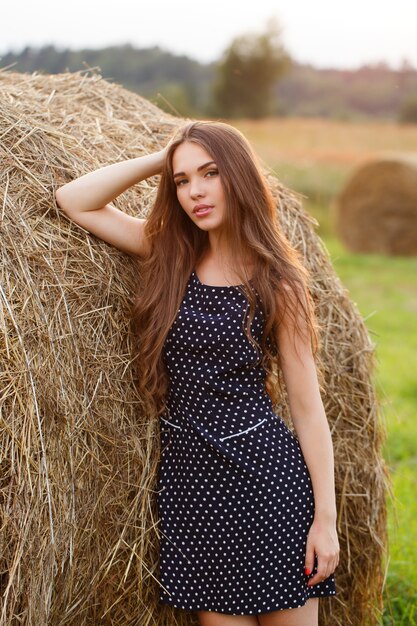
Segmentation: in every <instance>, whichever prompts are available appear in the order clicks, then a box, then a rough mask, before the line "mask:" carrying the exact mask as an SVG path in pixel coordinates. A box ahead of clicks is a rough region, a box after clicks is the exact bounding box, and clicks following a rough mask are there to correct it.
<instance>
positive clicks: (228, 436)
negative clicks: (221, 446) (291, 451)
mask: <svg viewBox="0 0 417 626" xmlns="http://www.w3.org/2000/svg"><path fill="white" fill-rule="evenodd" d="M264 422H266V417H265V419H263V420H261V421H260V422H258V423H257V424H255V425H254V426H250V427H249V428H247V429H246V430H242V431H241V432H240V433H233V435H227V437H221V438H220V441H224V440H225V439H230V437H237V436H238V435H243V434H244V433H247V432H249V431H250V430H252V429H253V428H256V427H257V426H260V425H261V424H263V423H264Z"/></svg>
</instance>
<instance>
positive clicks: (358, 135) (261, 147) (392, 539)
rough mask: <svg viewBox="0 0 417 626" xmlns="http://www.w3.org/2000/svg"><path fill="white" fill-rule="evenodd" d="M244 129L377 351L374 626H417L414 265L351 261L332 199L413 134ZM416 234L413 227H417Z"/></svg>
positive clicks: (279, 123)
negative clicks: (300, 212)
mask: <svg viewBox="0 0 417 626" xmlns="http://www.w3.org/2000/svg"><path fill="white" fill-rule="evenodd" d="M233 124H234V125H235V126H236V127H237V128H239V129H240V130H242V131H243V132H244V133H245V135H246V136H247V137H248V138H249V140H250V141H251V143H252V145H253V146H254V147H255V149H256V151H257V152H258V154H259V155H260V157H261V159H262V160H263V162H264V164H266V165H267V166H268V167H270V168H272V169H273V171H274V172H275V173H276V175H277V176H278V178H279V179H280V180H281V181H282V182H283V184H285V185H286V186H287V187H290V188H292V189H294V190H295V191H297V192H299V193H301V194H303V196H305V199H304V200H303V203H304V207H305V208H306V209H307V210H308V211H309V212H310V213H311V214H312V215H314V217H316V218H317V220H318V221H319V223H320V227H319V229H318V233H319V235H320V236H321V238H322V239H323V241H324V242H325V244H326V246H327V249H328V251H329V254H330V257H331V260H332V263H333V266H334V268H335V270H336V272H337V274H338V276H339V277H340V278H341V280H342V282H343V284H344V285H345V286H346V288H347V289H348V290H349V292H350V295H351V298H352V300H353V301H354V302H356V304H357V306H358V308H359V311H360V312H361V314H362V316H363V318H364V319H365V323H366V325H367V328H368V329H369V333H370V335H371V338H372V340H373V341H374V343H376V354H377V365H378V366H377V371H376V378H375V382H376V388H377V393H378V396H379V399H380V403H381V409H382V418H383V420H384V422H385V424H386V428H387V434H388V437H387V441H386V444H385V446H384V451H383V454H384V457H385V459H386V461H387V463H388V465H389V468H390V471H391V477H392V478H391V480H392V485H393V493H394V501H393V502H391V500H390V499H389V498H388V500H387V503H388V511H389V519H388V532H389V552H390V558H389V563H388V575H387V580H386V585H385V590H384V598H385V610H384V616H383V620H382V621H381V625H384V626H385V625H388V624H389V625H391V624H395V625H396V626H412V625H413V624H417V569H416V568H415V567H414V563H416V562H417V541H416V537H417V499H416V497H415V494H416V493H417V373H416V372H417V257H414V258H410V257H408V258H407V257H386V256H383V255H365V254H361V255H358V254H353V253H351V252H349V251H348V250H346V248H345V247H344V246H343V245H342V243H341V242H340V241H338V239H337V238H336V236H335V233H334V228H333V220H332V213H331V210H332V206H333V204H334V199H335V197H336V195H337V193H338V192H339V190H340V189H341V187H342V186H343V184H344V183H345V182H346V181H347V179H348V177H349V176H350V174H351V173H352V172H353V170H354V169H355V168H356V167H357V166H358V165H359V164H360V163H361V162H364V161H365V160H367V159H369V158H375V157H378V156H379V155H381V154H382V153H393V152H407V151H414V152H417V149H416V146H417V125H407V126H398V125H397V124H395V123H388V122H387V123H381V122H376V123H369V122H368V123H357V122H356V123H353V122H335V121H326V120H321V119H288V120H285V119H277V120H274V119H270V120H263V121H259V122H253V121H246V120H242V121H239V122H236V121H234V122H233ZM415 227H416V228H417V225H416V226H415Z"/></svg>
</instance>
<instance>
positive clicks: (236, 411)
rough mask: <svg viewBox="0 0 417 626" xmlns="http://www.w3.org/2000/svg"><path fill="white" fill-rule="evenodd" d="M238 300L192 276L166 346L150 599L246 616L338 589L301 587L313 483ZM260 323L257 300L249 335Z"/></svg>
mask: <svg viewBox="0 0 417 626" xmlns="http://www.w3.org/2000/svg"><path fill="white" fill-rule="evenodd" d="M247 305H248V301H247V298H246V296H245V295H244V293H243V291H242V290H241V287H240V286H239V285H233V286H226V287H220V286H214V285H206V284H203V283H201V282H200V280H199V278H198V276H197V274H196V272H195V271H193V272H192V273H191V275H190V278H189V280H188V283H187V289H186V293H185V296H184V299H183V301H182V303H181V306H180V308H179V310H178V314H177V317H176V319H175V321H174V323H173V325H172V327H171V329H170V331H169V333H168V336H167V338H166V342H165V345H164V351H163V355H164V360H165V363H166V366H167V369H168V372H169V375H170V379H171V385H170V390H169V392H168V396H167V402H166V407H167V408H166V410H165V411H164V413H163V414H162V415H161V416H160V435H161V459H160V465H159V473H158V507H159V516H160V526H159V529H160V537H161V542H160V561H159V564H160V584H159V594H160V600H161V602H163V603H166V604H170V605H173V606H175V607H178V608H182V609H188V610H194V611H196V610H209V611H217V612H221V613H228V614H231V615H245V614H247V615H249V614H257V613H264V612H269V611H274V610H278V609H289V608H295V607H300V606H303V605H304V604H305V602H306V601H307V600H308V599H309V598H310V597H322V596H331V595H335V594H336V587H335V579H334V575H333V574H332V575H331V576H329V577H328V578H327V579H326V580H324V581H323V582H321V583H319V584H317V585H314V586H313V587H308V586H307V582H308V580H309V578H311V577H312V576H313V575H314V574H315V573H316V571H317V559H316V560H315V564H314V569H313V572H312V573H311V574H310V576H307V575H305V573H304V564H305V552H306V541H307V533H308V530H309V528H310V526H311V523H312V521H313V516H314V499H313V491H312V484H311V478H310V475H309V472H308V468H307V465H306V463H305V461H304V457H303V455H302V451H301V448H300V445H299V443H298V440H297V439H296V437H295V436H294V435H293V434H292V433H291V431H290V430H289V429H288V428H287V426H286V425H285V423H284V421H283V419H282V418H281V417H280V416H279V415H277V414H276V413H274V411H273V410H272V403H271V399H270V398H269V396H268V395H267V394H266V392H265V390H264V380H265V376H266V372H265V370H264V369H263V368H262V367H260V366H259V365H255V367H254V366H253V364H254V362H255V361H256V360H257V354H256V350H255V348H254V347H253V345H252V344H251V343H250V342H249V340H248V339H247V337H246V335H245V332H244V329H243V323H242V322H243V317H244V315H245V312H246V309H247ZM263 321H264V320H263V314H262V310H261V309H260V307H259V305H258V306H257V309H256V315H255V317H254V319H253V320H252V326H251V330H252V334H253V336H254V337H255V338H256V340H257V341H260V338H261V334H262V329H263Z"/></svg>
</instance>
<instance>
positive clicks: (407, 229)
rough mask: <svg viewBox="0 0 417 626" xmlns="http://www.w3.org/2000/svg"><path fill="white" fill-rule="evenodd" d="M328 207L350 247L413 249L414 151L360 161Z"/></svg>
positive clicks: (416, 215)
mask: <svg viewBox="0 0 417 626" xmlns="http://www.w3.org/2000/svg"><path fill="white" fill-rule="evenodd" d="M332 210H333V212H334V220H335V228H336V231H337V234H338V236H339V237H340V238H341V240H342V241H343V242H344V243H345V245H346V246H347V247H348V248H349V249H350V250H353V251H354V252H379V253H381V254H388V255H404V256H409V255H415V254H417V226H416V224H417V155H413V154H396V155H391V156H390V155H388V154H387V155H384V156H383V157H382V158H380V159H378V160H375V161H369V162H367V163H364V164H363V165H361V166H359V167H358V168H357V169H356V170H355V171H354V172H353V174H352V175H351V177H350V178H349V180H348V181H347V183H346V185H345V186H344V188H343V190H342V191H341V193H340V194H339V196H338V197H337V199H336V202H335V204H334V206H333V209H332Z"/></svg>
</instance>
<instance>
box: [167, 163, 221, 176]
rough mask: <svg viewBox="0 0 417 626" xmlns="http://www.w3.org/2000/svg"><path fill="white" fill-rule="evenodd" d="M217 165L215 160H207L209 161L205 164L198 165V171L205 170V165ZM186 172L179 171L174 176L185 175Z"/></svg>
mask: <svg viewBox="0 0 417 626" xmlns="http://www.w3.org/2000/svg"><path fill="white" fill-rule="evenodd" d="M213 164H214V165H216V162H215V161H207V163H204V165H200V167H197V172H199V171H200V170H203V169H204V168H205V167H207V166H208V165H213ZM185 175H186V174H185V172H177V173H176V174H174V176H173V177H174V178H176V177H177V176H185Z"/></svg>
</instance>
